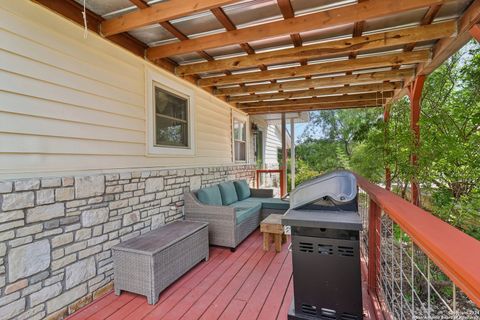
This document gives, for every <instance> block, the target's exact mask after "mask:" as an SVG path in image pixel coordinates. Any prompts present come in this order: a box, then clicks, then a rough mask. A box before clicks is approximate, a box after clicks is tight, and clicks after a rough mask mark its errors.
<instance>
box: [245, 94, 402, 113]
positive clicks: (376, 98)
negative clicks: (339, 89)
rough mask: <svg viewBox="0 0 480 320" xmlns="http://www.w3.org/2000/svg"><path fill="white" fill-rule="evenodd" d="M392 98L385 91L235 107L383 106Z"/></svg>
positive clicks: (246, 108) (256, 103)
mask: <svg viewBox="0 0 480 320" xmlns="http://www.w3.org/2000/svg"><path fill="white" fill-rule="evenodd" d="M392 96H393V91H387V92H384V93H383V94H381V93H380V92H376V93H364V94H351V95H350V94H349V95H341V96H329V97H318V98H304V99H292V100H278V101H260V102H251V103H240V104H238V105H237V107H238V108H239V109H242V110H248V109H250V108H259V107H273V106H295V105H307V104H322V103H336V102H349V101H360V100H362V101H367V100H373V103H377V104H379V105H380V104H383V102H384V101H385V99H386V98H390V97H392Z"/></svg>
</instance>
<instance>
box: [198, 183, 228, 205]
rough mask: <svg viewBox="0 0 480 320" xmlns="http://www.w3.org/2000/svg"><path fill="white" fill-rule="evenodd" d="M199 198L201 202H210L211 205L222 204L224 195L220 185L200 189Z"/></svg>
mask: <svg viewBox="0 0 480 320" xmlns="http://www.w3.org/2000/svg"><path fill="white" fill-rule="evenodd" d="M197 198H198V200H199V201H200V202H201V203H203V204H208V205H210V206H221V205H222V195H221V193H220V189H219V188H218V185H215V186H212V187H208V188H203V189H200V190H198V191H197Z"/></svg>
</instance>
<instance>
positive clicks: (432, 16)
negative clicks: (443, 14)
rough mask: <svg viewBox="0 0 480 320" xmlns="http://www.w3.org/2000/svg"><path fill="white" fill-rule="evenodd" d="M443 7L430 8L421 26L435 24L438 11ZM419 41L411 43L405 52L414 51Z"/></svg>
mask: <svg viewBox="0 0 480 320" xmlns="http://www.w3.org/2000/svg"><path fill="white" fill-rule="evenodd" d="M441 7H442V5H441V4H437V5H433V6H431V7H429V8H428V10H427V12H426V13H425V15H424V16H423V18H422V20H421V21H420V25H421V26H425V25H429V24H431V23H432V22H433V20H434V19H435V17H436V16H437V13H438V11H440V8H441ZM417 42H418V41H412V42H411V43H409V44H407V45H405V47H404V48H403V51H412V50H413V48H415V46H416V45H417Z"/></svg>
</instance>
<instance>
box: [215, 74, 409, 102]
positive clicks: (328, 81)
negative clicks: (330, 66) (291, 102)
mask: <svg viewBox="0 0 480 320" xmlns="http://www.w3.org/2000/svg"><path fill="white" fill-rule="evenodd" d="M413 75H414V70H413V69H405V70H395V71H379V72H371V73H362V74H352V75H347V76H336V77H324V78H317V79H309V80H298V81H286V82H278V83H270V84H260V85H249V86H243V87H231V88H218V89H216V90H214V91H213V93H214V94H215V95H218V96H222V95H223V96H224V95H235V94H243V93H251V92H255V93H258V92H269V91H277V90H294V89H308V88H318V87H325V86H334V85H344V84H346V83H352V84H354V83H365V82H376V81H385V80H392V81H402V80H404V79H405V78H410V77H411V76H413Z"/></svg>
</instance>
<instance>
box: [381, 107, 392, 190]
mask: <svg viewBox="0 0 480 320" xmlns="http://www.w3.org/2000/svg"><path fill="white" fill-rule="evenodd" d="M389 120H390V106H389V105H385V110H384V111H383V121H384V122H385V131H384V143H385V146H386V145H387V143H388V128H387V124H388V121H389ZM387 152H388V151H387V150H386V151H385V155H387ZM391 187H392V173H391V171H390V167H389V165H388V163H385V189H386V190H390V189H391Z"/></svg>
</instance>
